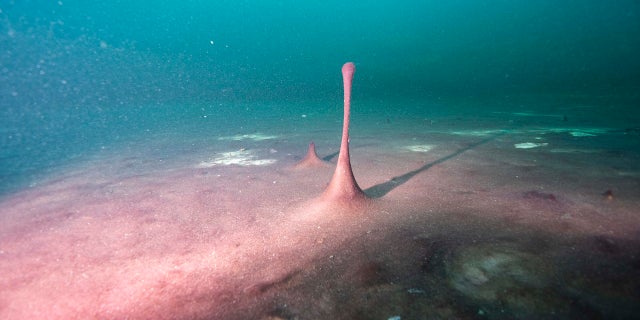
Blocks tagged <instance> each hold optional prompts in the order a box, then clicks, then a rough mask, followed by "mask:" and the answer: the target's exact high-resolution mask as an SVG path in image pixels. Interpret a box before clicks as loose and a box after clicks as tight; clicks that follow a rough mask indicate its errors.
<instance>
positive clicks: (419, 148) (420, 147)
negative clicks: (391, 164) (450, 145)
mask: <svg viewBox="0 0 640 320" xmlns="http://www.w3.org/2000/svg"><path fill="white" fill-rule="evenodd" d="M404 148H405V149H407V150H409V151H413V152H429V151H431V149H433V146H432V145H428V144H420V145H413V146H406V147H404Z"/></svg>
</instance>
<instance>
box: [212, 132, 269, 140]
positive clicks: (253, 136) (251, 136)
mask: <svg viewBox="0 0 640 320" xmlns="http://www.w3.org/2000/svg"><path fill="white" fill-rule="evenodd" d="M277 137H278V136H270V135H266V134H262V133H251V134H237V135H235V136H228V137H220V138H218V140H229V141H243V140H253V141H263V140H270V139H275V138H277Z"/></svg>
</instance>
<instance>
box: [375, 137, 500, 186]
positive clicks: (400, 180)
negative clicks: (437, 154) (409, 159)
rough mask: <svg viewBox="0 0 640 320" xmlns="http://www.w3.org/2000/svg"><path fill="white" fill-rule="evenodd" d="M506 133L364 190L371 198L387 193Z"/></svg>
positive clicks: (473, 144)
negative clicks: (432, 168)
mask: <svg viewBox="0 0 640 320" xmlns="http://www.w3.org/2000/svg"><path fill="white" fill-rule="evenodd" d="M506 133H507V130H503V131H502V132H500V133H497V134H495V135H492V136H490V137H488V138H486V139H482V140H480V141H478V142H475V143H472V144H470V145H468V146H466V147H464V148H461V149H459V150H457V151H455V152H453V153H451V154H449V155H447V156H444V157H442V158H440V159H437V160H435V161H433V162H429V163H427V164H425V165H423V166H422V167H420V168H418V169H416V170H412V171H409V172H407V173H405V174H403V175H400V176H395V177H393V178H391V179H389V180H388V181H386V182H383V183H380V184H377V185H375V186H372V187H370V188H367V189H366V190H364V192H365V193H366V194H367V195H368V196H369V197H371V198H381V197H384V196H385V195H386V194H387V193H389V192H391V190H393V189H395V188H397V187H399V186H401V185H403V184H405V183H406V182H407V181H409V180H411V178H413V177H415V176H416V175H418V174H419V173H421V172H423V171H427V170H429V169H430V168H431V167H433V166H435V165H438V164H441V163H444V162H446V161H448V160H451V159H453V158H455V157H457V156H459V155H461V154H463V153H465V152H466V151H469V150H471V149H475V148H477V147H479V146H481V145H483V144H485V143H487V142H490V141H492V140H494V139H496V138H498V137H500V136H502V135H504V134H506Z"/></svg>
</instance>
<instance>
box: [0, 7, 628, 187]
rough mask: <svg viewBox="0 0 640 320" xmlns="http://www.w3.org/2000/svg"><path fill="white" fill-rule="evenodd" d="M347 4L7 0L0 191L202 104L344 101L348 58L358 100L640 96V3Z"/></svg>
mask: <svg viewBox="0 0 640 320" xmlns="http://www.w3.org/2000/svg"><path fill="white" fill-rule="evenodd" d="M347 2H348V1H337V0H328V1H322V2H318V3H311V2H304V1H293V0H291V1H287V0H282V1H275V0H274V1H264V0H262V1H241V0H233V1H215V0H214V1H212V0H197V1H195V0H194V1H188V0H180V1H178V0H175V1H166V0H156V1H142V0H126V1H125V0H123V1H117V0H112V1H85V0H61V1H45V0H22V1H14V0H3V1H2V2H0V148H1V149H0V179H2V181H1V182H0V194H1V193H2V190H3V189H6V188H8V186H11V185H14V184H15V183H16V182H17V181H19V180H20V177H25V176H29V175H32V174H34V173H35V172H41V171H43V170H45V169H47V168H50V167H53V166H55V164H57V163H60V162H63V161H65V159H67V158H69V157H71V156H73V155H79V154H80V155H81V154H84V153H85V152H87V150H92V149H94V148H97V147H99V146H100V145H104V144H105V143H109V142H113V141H117V140H118V139H121V138H122V137H125V136H127V135H135V134H137V133H139V132H141V131H142V130H149V128H154V127H166V124H167V122H166V121H168V120H169V119H174V118H175V117H180V116H184V115H185V114H187V115H188V114H190V113H197V112H199V110H202V107H203V106H206V107H207V108H213V109H209V110H208V111H207V112H213V113H215V114H216V115H217V116H219V117H222V118H229V119H232V118H238V117H242V116H244V114H242V112H240V113H238V109H234V108H224V107H222V106H228V105H237V104H243V103H254V104H256V103H257V104H258V105H259V104H260V103H265V105H266V104H267V103H271V104H270V105H272V106H273V105H276V106H278V105H282V106H285V105H287V106H288V107H289V108H291V107H293V108H295V107H296V106H301V107H302V106H303V105H305V103H306V102H307V101H316V102H321V103H323V102H325V101H326V103H327V105H330V106H333V105H335V104H336V103H339V102H340V101H341V95H342V91H341V90H342V89H341V76H340V66H341V65H342V64H343V63H344V62H346V61H354V62H355V63H356V65H357V72H356V81H357V90H356V91H355V92H354V96H355V97H356V98H358V99H360V101H363V100H366V99H378V100H380V101H405V100H412V101H424V102H425V104H426V103H428V102H429V101H432V100H433V99H436V98H438V97H453V98H456V97H464V98H465V99H470V101H474V100H473V99H475V98H480V97H483V98H486V97H494V98H496V99H500V98H503V97H508V96H513V95H537V94H540V95H547V96H548V95H560V96H562V95H571V96H581V97H582V99H584V100H585V101H589V99H590V98H589V97H594V99H595V98H596V97H597V99H599V101H600V102H601V101H602V99H608V98H609V97H610V98H611V99H612V100H611V101H617V99H618V97H620V96H622V97H623V100H625V99H628V100H625V101H631V104H630V105H631V106H633V103H635V102H637V101H638V100H639V99H638V95H637V94H636V93H635V92H637V91H639V90H638V89H639V88H640V59H639V58H638V57H640V1H636V0H617V1H605V0H561V1H558V0H537V1H525V0H495V1H478V0H451V1H425V0H420V1H407V0H382V1H360V2H357V1H356V2H354V3H347ZM603 97H604V98H603ZM629 99H630V100H629ZM274 103H275V104H274ZM612 103H614V102H612ZM418 105H419V104H418ZM218 107H219V108H218ZM414 107H415V105H414ZM216 108H218V109H216ZM625 108H626V107H625ZM242 110H243V109H241V110H240V111H242ZM253 111H255V110H253ZM274 111H275V112H286V111H287V110H270V112H274ZM473 111H474V110H473V106H471V107H470V109H469V112H470V113H472V112H473ZM620 111H622V112H627V111H628V112H632V113H633V112H637V108H635V107H633V108H631V109H628V110H625V109H623V110H618V112H620ZM45 171H46V170H45Z"/></svg>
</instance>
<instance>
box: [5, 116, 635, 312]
mask: <svg viewBox="0 0 640 320" xmlns="http://www.w3.org/2000/svg"><path fill="white" fill-rule="evenodd" d="M407 123H408V124H407V125H403V129H398V130H395V131H394V130H393V128H394V125H395V124H394V123H391V124H388V125H387V126H386V127H384V128H379V127H376V128H366V127H358V126H356V127H355V128H354V130H353V131H352V145H351V147H352V149H351V155H352V164H353V166H354V174H355V176H356V177H357V179H358V183H359V185H360V187H361V188H362V189H363V190H364V191H365V192H366V193H367V194H368V195H369V196H371V197H373V198H374V199H373V201H372V204H371V205H370V206H369V207H367V208H366V210H364V211H360V212H351V211H349V210H347V209H344V208H341V207H331V206H323V207H320V208H318V207H312V203H313V202H310V200H312V199H314V198H316V197H317V196H319V195H320V194H321V193H322V192H323V190H324V188H325V187H326V185H327V183H328V182H329V180H330V179H331V175H332V172H333V169H332V168H331V167H326V168H325V167H318V168H307V169H303V170H292V168H293V167H294V165H295V163H296V161H297V160H299V158H300V157H301V156H303V155H304V153H305V150H306V149H305V148H306V143H307V142H308V141H309V140H310V139H311V138H314V140H315V141H316V142H317V145H318V151H319V153H320V156H321V157H323V156H326V155H329V154H332V153H335V152H337V150H338V146H337V142H336V141H335V139H334V137H335V136H337V134H335V133H324V135H321V136H320V137H307V136H305V135H298V136H296V137H293V138H287V139H284V138H283V137H282V136H279V135H278V134H274V136H276V137H274V138H270V139H269V140H266V141H265V142H259V141H258V142H251V143H248V144H250V145H251V147H250V148H248V149H247V150H248V151H253V152H254V153H253V155H255V156H256V157H257V158H258V159H261V158H270V159H274V160H276V162H275V163H272V164H266V165H254V166H241V165H222V164H216V165H205V166H203V165H201V163H202V162H206V161H207V160H209V159H210V158H211V157H212V156H214V155H213V154H211V153H207V152H203V151H192V152H191V153H188V154H187V155H185V154H182V155H180V156H179V157H178V156H176V157H175V158H174V159H169V160H172V161H168V160H165V161H164V162H165V163H164V164H163V165H162V166H161V168H159V167H158V166H157V162H156V161H153V158H154V157H155V156H152V155H150V154H151V153H152V151H151V150H146V149H145V147H144V146H140V148H138V149H136V151H135V152H133V151H132V152H129V153H127V152H124V153H122V152H118V151H116V150H112V151H105V152H104V153H103V154H101V155H96V156H95V157H94V159H92V160H91V161H87V162H85V163H78V164H75V165H70V168H69V169H67V170H65V171H64V172H59V173H57V174H56V176H55V177H52V178H51V179H49V180H48V181H43V182H40V183H39V184H38V185H37V186H35V187H32V188H29V189H26V190H23V191H19V192H16V193H14V194H11V195H9V196H6V197H5V198H4V199H3V200H2V202H0V212H1V213H2V214H1V215H0V274H2V277H0V318H2V319H93V318H96V319H124V318H129V319H249V318H252V319H286V318H297V319H318V318H338V319H348V318H353V317H355V316H362V317H363V318H373V317H377V316H379V318H381V319H387V318H389V317H392V316H396V315H400V314H404V315H406V314H409V315H411V314H415V313H416V312H431V314H434V315H437V316H440V317H447V316H451V317H462V318H465V317H472V316H473V314H474V313H473V312H476V311H477V310H473V312H471V313H466V312H468V311H466V310H464V309H462V308H460V305H455V304H451V305H447V303H448V302H447V301H449V302H450V301H451V299H452V298H451V297H452V296H454V295H453V294H452V293H451V289H447V288H446V287H447V283H448V282H447V280H446V279H441V280H434V279H436V278H434V276H430V275H425V274H423V273H425V272H426V273H428V272H430V271H428V270H427V271H425V269H428V268H429V266H430V264H428V263H427V262H428V261H430V260H434V259H436V258H437V253H438V252H439V251H438V250H445V251H446V250H453V249H451V248H455V247H456V246H464V245H467V244H469V245H470V244H473V243H476V242H487V241H488V242H492V241H498V240H496V239H500V241H513V242H514V243H519V244H522V243H526V245H528V246H535V245H534V244H532V243H536V241H538V240H539V239H545V246H543V247H544V248H537V249H536V250H538V251H536V252H541V251H544V253H541V255H544V256H548V257H552V258H553V259H551V260H552V261H560V260H562V259H560V258H558V257H565V256H566V255H564V252H565V250H567V251H570V250H569V249H567V248H569V247H571V246H573V248H574V250H575V248H576V247H577V248H578V250H581V249H580V248H585V249H584V252H586V253H589V252H591V251H589V250H590V249H589V248H591V246H592V244H593V243H594V242H591V240H589V239H603V237H604V238H605V239H609V240H607V241H604V242H603V243H604V246H605V249H607V248H609V247H607V246H606V244H607V243H610V242H611V241H614V242H615V246H616V247H619V248H621V249H620V250H623V249H624V248H626V244H627V243H635V241H638V237H639V234H638V233H639V230H640V216H639V215H638V208H640V198H638V197H637V195H638V194H640V186H639V185H638V183H637V181H638V177H639V176H640V170H639V168H638V167H637V166H636V165H633V163H637V162H634V161H635V160H637V158H634V157H637V155H633V154H631V155H628V156H623V157H618V158H616V159H613V160H612V159H611V157H610V156H609V154H608V153H607V151H606V150H605V149H604V148H605V146H598V145H596V146H594V148H593V150H590V151H589V152H591V153H589V159H588V161H587V160H586V159H585V157H584V153H581V152H579V150H578V151H576V150H573V151H572V150H570V149H569V148H568V147H566V145H567V144H570V143H571V141H572V140H571V139H572V138H569V137H567V138H566V139H565V138H562V136H560V135H557V136H556V135H554V136H553V137H551V136H548V137H546V138H545V139H546V140H545V141H547V143H549V146H546V147H539V148H535V149H527V150H522V149H516V148H514V144H516V143H520V142H526V141H529V140H530V139H533V138H534V136H536V135H539V134H537V133H522V132H518V133H514V132H506V133H500V132H499V131H496V132H492V133H489V134H486V135H455V134H452V133H451V132H453V131H456V130H463V129H464V128H467V127H468V126H470V125H471V124H470V123H465V122H464V120H460V121H457V122H453V121H452V122H447V121H442V123H441V124H439V125H438V124H436V125H429V127H428V128H426V129H428V130H425V127H424V123H423V122H415V123H414V122H412V121H411V120H408V121H407ZM474 123H475V122H474ZM411 126H413V127H411ZM488 129H496V128H495V127H492V128H488ZM498 129H499V128H498ZM378 132H384V133H385V134H384V135H382V136H381V135H379V134H378ZM415 132H422V133H420V134H414V133H415ZM267 134H268V133H267ZM563 139H565V140H563ZM586 139H588V137H586ZM567 141H568V142H567ZM165 142H166V144H167V145H171V143H175V144H180V140H179V139H176V141H165ZM215 143H218V142H216V141H215V140H212V144H215ZM225 143H227V144H228V145H230V146H231V145H234V144H233V143H228V142H225ZM234 143H235V142H234ZM240 144H241V142H240ZM559 144H564V145H565V149H564V151H562V150H561V151H558V152H551V149H552V148H554V147H555V146H557V145H559ZM585 150H586V149H585ZM228 151H234V150H228ZM168 154H171V152H168ZM216 154H218V155H219V154H221V153H220V152H217V153H216ZM143 159H147V160H148V159H151V160H149V162H145V161H143ZM335 159H336V158H335V157H334V158H333V159H332V161H333V162H335ZM607 190H612V194H613V197H612V198H610V197H607V196H606V194H605V192H606V191H607ZM504 239H512V240H504ZM601 242H602V241H600V242H597V241H596V242H595V243H601ZM438 246H441V247H438ZM594 246H597V245H594ZM534 251H535V250H534ZM605 251H606V250H605ZM609 251H611V250H609ZM614 251H615V250H614ZM616 252H617V251H616ZM616 252H614V253H613V254H617V253H616ZM586 253H585V255H586ZM606 254H609V253H602V255H606ZM598 257H599V256H598ZM616 257H617V256H616ZM556 258H557V259H556ZM567 259H568V258H567ZM425 261H427V262H425ZM558 264H559V265H558V267H557V268H558V269H559V270H560V271H559V272H560V273H562V270H564V269H568V268H569V267H568V266H566V265H562V264H561V263H560V262H558ZM636 272H637V271H636ZM631 274H632V275H633V274H635V273H631ZM636 280H637V279H636ZM636 282H637V281H636ZM427 285H432V288H431V289H428V290H431V291H430V292H429V295H430V297H429V298H428V299H427V297H422V296H419V294H420V292H422V291H421V290H427V289H426V288H425V286H427ZM420 286H421V287H420ZM411 290H413V291H411ZM585 290H586V289H585ZM603 290H604V289H603ZM407 292H409V293H407ZM416 292H417V293H416ZM416 294H417V295H418V296H417V297H416ZM616 294H617V293H612V295H613V296H615V297H617V296H616ZM618 296H621V297H622V298H625V299H626V298H629V297H627V296H625V292H622V293H619V294H618ZM622 298H621V299H622ZM416 299H418V300H420V299H422V300H420V301H422V302H421V303H419V304H417V305H412V304H411V303H410V302H409V301H415V300H416ZM585 299H586V298H585ZM629 299H635V297H633V296H632V297H630V298H629Z"/></svg>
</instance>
